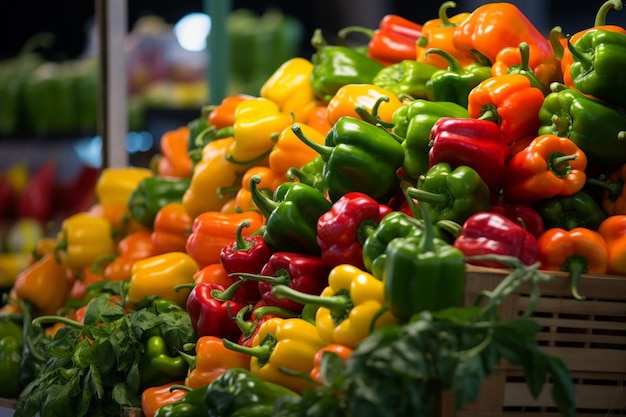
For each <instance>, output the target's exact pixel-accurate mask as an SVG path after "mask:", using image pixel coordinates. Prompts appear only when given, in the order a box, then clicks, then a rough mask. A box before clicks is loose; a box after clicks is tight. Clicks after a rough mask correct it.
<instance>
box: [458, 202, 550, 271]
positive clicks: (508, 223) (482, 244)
mask: <svg viewBox="0 0 626 417" xmlns="http://www.w3.org/2000/svg"><path fill="white" fill-rule="evenodd" d="M454 246H455V247H456V248H458V249H459V250H460V251H461V252H463V254H464V255H465V256H468V257H470V256H475V255H488V254H497V255H506V256H514V257H516V258H518V259H519V260H520V261H522V263H524V264H526V265H532V264H533V263H535V262H536V261H537V251H538V247H537V239H536V238H535V237H534V236H533V235H531V234H530V233H529V232H528V231H527V230H526V229H524V228H523V227H522V226H521V225H520V224H519V223H516V222H514V221H513V220H510V219H508V218H506V217H504V216H503V215H501V214H498V213H490V212H479V213H475V214H473V215H471V216H470V217H469V218H468V219H467V220H466V221H465V222H464V223H463V228H462V229H461V234H460V235H459V236H458V237H457V238H456V240H455V241H454ZM467 262H468V263H471V264H474V265H482V266H491V267H496V268H498V267H502V264H500V263H499V262H497V261H483V260H474V259H468V260H467Z"/></svg>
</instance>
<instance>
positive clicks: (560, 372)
mask: <svg viewBox="0 0 626 417" xmlns="http://www.w3.org/2000/svg"><path fill="white" fill-rule="evenodd" d="M547 366H548V370H549V372H550V375H551V376H552V390H551V394H552V400H553V401H554V404H555V405H556V406H557V407H558V409H559V411H560V412H561V415H562V416H563V417H574V415H575V412H576V391H575V387H574V382H573V381H572V378H571V375H570V373H569V369H568V367H567V364H566V363H565V361H564V360H563V358H561V357H558V356H552V355H550V356H548V358H547Z"/></svg>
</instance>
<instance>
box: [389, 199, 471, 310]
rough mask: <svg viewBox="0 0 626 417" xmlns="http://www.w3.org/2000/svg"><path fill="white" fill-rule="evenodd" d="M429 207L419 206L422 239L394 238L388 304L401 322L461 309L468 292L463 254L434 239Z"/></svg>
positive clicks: (390, 256) (391, 248) (413, 237)
mask: <svg viewBox="0 0 626 417" xmlns="http://www.w3.org/2000/svg"><path fill="white" fill-rule="evenodd" d="M427 206H428V204H427V203H423V202H421V203H420V204H419V207H420V212H421V214H422V218H423V221H424V233H423V234H422V235H421V236H419V237H418V236H409V237H406V238H397V239H393V240H392V241H391V242H390V243H389V245H388V246H387V250H386V251H385V254H386V256H387V259H386V261H385V269H384V274H383V279H382V281H383V284H384V295H385V302H386V303H387V305H388V307H389V309H390V310H391V312H392V313H393V314H394V316H396V317H398V319H400V320H401V321H408V320H409V319H410V318H411V316H413V315H414V314H418V313H420V312H422V311H424V310H430V311H437V310H441V309H443V308H447V307H457V306H460V305H461V303H462V301H463V293H464V290H465V257H464V255H463V252H461V251H460V250H459V249H457V248H455V247H454V246H453V245H450V244H448V243H447V242H445V241H444V240H441V239H438V238H436V237H435V229H434V226H433V224H432V221H431V218H430V214H429V209H428V208H427Z"/></svg>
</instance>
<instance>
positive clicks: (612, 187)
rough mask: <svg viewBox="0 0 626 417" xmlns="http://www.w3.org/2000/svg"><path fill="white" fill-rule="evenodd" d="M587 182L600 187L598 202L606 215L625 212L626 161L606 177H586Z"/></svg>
mask: <svg viewBox="0 0 626 417" xmlns="http://www.w3.org/2000/svg"><path fill="white" fill-rule="evenodd" d="M587 183H588V184H591V185H595V186H598V187H601V189H602V198H601V201H600V204H601V206H602V209H603V210H604V212H605V213H606V215H608V216H615V215H616V214H626V188H625V187H624V184H625V183H626V163H624V164H622V165H621V166H620V167H619V168H617V169H615V170H613V171H612V172H610V173H609V174H608V175H607V176H606V178H603V179H602V178H587ZM594 201H595V200H594Z"/></svg>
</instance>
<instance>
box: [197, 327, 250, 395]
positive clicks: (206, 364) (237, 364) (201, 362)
mask: <svg viewBox="0 0 626 417" xmlns="http://www.w3.org/2000/svg"><path fill="white" fill-rule="evenodd" d="M191 358H193V363H192V364H190V367H189V374H188V375H187V378H186V379H185V385H186V386H188V387H190V388H193V389H195V388H200V387H202V386H204V385H207V384H209V383H211V382H213V381H214V380H215V379H217V377H218V376H220V375H222V374H223V373H224V372H226V371H227V370H228V369H231V368H243V369H246V370H249V369H250V356H249V355H248V354H245V353H240V352H235V351H233V350H231V349H227V348H226V347H225V346H224V343H223V341H222V338H221V337H215V336H202V337H200V338H199V339H198V341H197V342H196V356H195V357H191Z"/></svg>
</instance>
